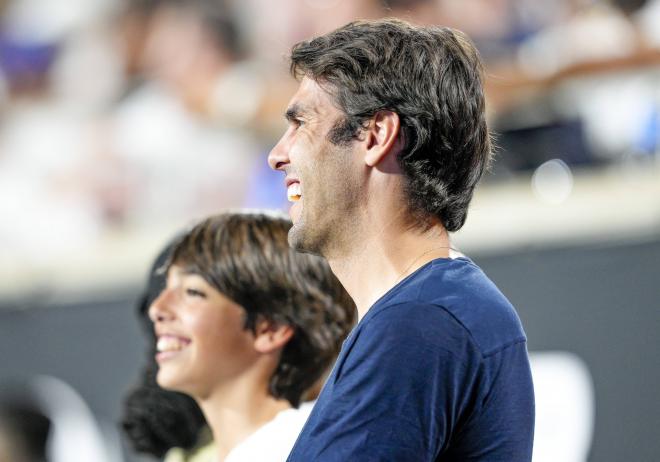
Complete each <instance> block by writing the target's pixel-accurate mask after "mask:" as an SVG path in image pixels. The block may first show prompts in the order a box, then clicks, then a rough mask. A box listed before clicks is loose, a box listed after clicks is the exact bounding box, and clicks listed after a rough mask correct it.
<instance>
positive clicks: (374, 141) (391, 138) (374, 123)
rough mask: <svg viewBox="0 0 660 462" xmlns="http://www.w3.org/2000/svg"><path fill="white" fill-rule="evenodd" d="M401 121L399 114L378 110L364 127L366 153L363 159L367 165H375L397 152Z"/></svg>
mask: <svg viewBox="0 0 660 462" xmlns="http://www.w3.org/2000/svg"><path fill="white" fill-rule="evenodd" d="M400 128H401V123H400V121H399V115H398V114H397V113H396V112H392V111H378V112H377V113H376V115H374V117H373V119H372V120H371V121H370V122H369V125H368V127H367V128H366V129H365V131H364V132H363V133H364V137H363V142H364V143H365V147H366V153H365V156H364V161H365V163H366V164H367V165H368V166H369V167H375V166H376V165H378V164H379V163H380V162H382V161H383V159H384V158H385V157H386V156H387V154H389V153H390V152H392V150H396V151H397V152H395V153H394V154H397V153H398V150H399V149H400V145H401V134H400V133H399V131H400Z"/></svg>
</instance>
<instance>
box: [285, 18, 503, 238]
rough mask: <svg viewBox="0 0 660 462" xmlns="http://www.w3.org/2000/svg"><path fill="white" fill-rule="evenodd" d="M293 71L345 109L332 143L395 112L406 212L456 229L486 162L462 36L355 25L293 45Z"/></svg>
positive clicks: (473, 57) (385, 23)
mask: <svg viewBox="0 0 660 462" xmlns="http://www.w3.org/2000/svg"><path fill="white" fill-rule="evenodd" d="M291 73H292V74H293V75H294V77H296V78H301V77H303V76H307V77H309V78H311V79H313V80H314V81H316V82H317V83H319V84H320V85H321V86H322V87H323V88H324V89H326V91H328V92H329V93H330V94H331V95H332V96H333V97H334V100H335V102H336V103H337V105H338V107H339V109H341V110H342V111H343V112H344V114H345V117H344V119H343V120H340V121H339V122H338V123H337V125H336V126H335V127H334V128H333V129H332V130H331V131H330V133H329V139H330V141H331V142H333V143H335V144H344V143H348V142H350V141H351V140H353V139H355V138H356V137H358V136H359V134H360V130H361V129H362V128H363V127H364V126H365V124H366V123H367V122H368V121H369V119H371V118H372V117H373V116H374V115H376V114H377V113H378V112H379V111H385V110H386V111H392V112H395V113H396V114H398V116H399V119H400V123H401V132H400V136H402V137H403V142H404V147H403V150H402V152H401V153H400V154H399V157H398V161H399V165H400V167H401V169H402V171H403V173H404V175H405V178H406V193H407V197H408V203H409V204H408V205H409V209H410V211H411V212H412V213H413V215H414V216H415V218H417V219H420V220H421V221H422V222H423V223H428V221H429V220H428V217H429V216H436V217H438V218H439V219H440V221H441V222H442V224H443V226H444V227H445V228H446V229H447V230H448V231H457V230H458V229H460V228H461V227H462V226H463V224H464V223H465V219H466V216H467V209H468V205H469V203H470V200H471V199H472V193H473V191H474V188H475V186H476V185H477V183H478V181H479V179H480V178H481V176H482V174H483V172H484V170H485V169H486V168H487V167H488V164H489V160H490V157H491V141H490V134H489V131H488V128H487V125H486V116H485V101H484V94H483V88H482V74H483V71H482V65H481V61H480V59H479V55H478V53H477V50H476V49H475V47H474V46H473V44H472V43H471V42H470V40H469V39H468V38H467V37H466V36H465V35H463V34H462V33H461V32H459V31H456V30H452V29H449V28H446V27H416V26H413V25H411V24H408V23H406V22H404V21H400V20H396V19H385V20H379V21H357V22H352V23H349V24H347V25H346V26H343V27H341V28H339V29H337V30H335V31H333V32H330V33H329V34H326V35H323V36H321V37H317V38H314V39H312V40H308V41H303V42H300V43H298V44H296V45H295V46H294V47H293V49H292V52H291Z"/></svg>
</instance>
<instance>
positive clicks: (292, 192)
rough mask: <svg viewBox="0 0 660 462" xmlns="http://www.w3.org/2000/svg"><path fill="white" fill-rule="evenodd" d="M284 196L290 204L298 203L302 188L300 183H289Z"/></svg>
mask: <svg viewBox="0 0 660 462" xmlns="http://www.w3.org/2000/svg"><path fill="white" fill-rule="evenodd" d="M286 196H287V198H288V199H289V201H291V202H296V201H299V200H300V198H301V197H302V188H301V187H300V183H291V184H290V185H289V187H288V188H287V189H286Z"/></svg>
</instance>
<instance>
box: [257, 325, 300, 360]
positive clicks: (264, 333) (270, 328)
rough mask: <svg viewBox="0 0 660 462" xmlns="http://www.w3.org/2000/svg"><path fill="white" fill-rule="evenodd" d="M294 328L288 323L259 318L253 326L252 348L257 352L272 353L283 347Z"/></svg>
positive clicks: (289, 338)
mask: <svg viewBox="0 0 660 462" xmlns="http://www.w3.org/2000/svg"><path fill="white" fill-rule="evenodd" d="M294 331H295V329H294V328H293V327H292V326H290V325H288V324H282V323H277V322H275V321H270V320H267V319H261V320H259V321H257V325H256V326H255V336H254V349H255V350H257V351H258V352H259V353H264V354H266V353H272V352H273V351H276V350H280V349H282V348H284V345H286V344H287V342H288V341H289V340H291V337H293V334H294Z"/></svg>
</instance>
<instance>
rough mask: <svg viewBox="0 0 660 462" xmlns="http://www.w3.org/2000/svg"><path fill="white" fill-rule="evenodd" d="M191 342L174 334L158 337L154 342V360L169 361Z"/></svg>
mask: <svg viewBox="0 0 660 462" xmlns="http://www.w3.org/2000/svg"><path fill="white" fill-rule="evenodd" d="M190 343H191V340H190V339H189V338H187V337H183V336H180V335H175V334H161V335H158V337H157V341H156V360H157V361H159V362H160V361H163V360H166V359H169V358H171V357H173V356H175V355H176V354H178V353H179V352H181V351H182V350H184V349H185V348H186V347H188V345H190Z"/></svg>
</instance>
